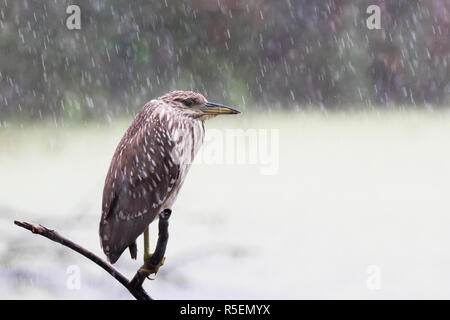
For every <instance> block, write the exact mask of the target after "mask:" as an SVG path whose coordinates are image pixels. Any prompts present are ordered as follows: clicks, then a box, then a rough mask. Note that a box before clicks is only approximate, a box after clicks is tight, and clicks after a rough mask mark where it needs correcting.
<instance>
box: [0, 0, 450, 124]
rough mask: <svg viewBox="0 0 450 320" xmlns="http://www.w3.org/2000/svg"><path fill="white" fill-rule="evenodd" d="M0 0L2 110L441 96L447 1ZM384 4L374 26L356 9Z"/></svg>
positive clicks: (446, 71) (36, 114) (108, 111)
mask: <svg viewBox="0 0 450 320" xmlns="http://www.w3.org/2000/svg"><path fill="white" fill-rule="evenodd" d="M69 4H74V3H73V1H43V2H38V1H26V0H25V1H10V0H5V1H2V2H1V3H0V52H1V55H0V66H1V70H0V119H1V120H4V119H6V118H15V117H19V118H21V119H23V118H27V119H28V118H31V119H42V118H56V119H74V120H75V121H76V120H88V119H93V118H96V119H99V118H101V119H105V118H106V119H107V120H108V119H110V118H111V117H114V116H115V115H118V114H134V113H135V112H136V111H137V110H138V109H139V108H140V107H141V106H142V105H143V104H144V103H145V102H146V101H148V100H150V98H152V97H155V96H159V95H162V94H164V93H165V92H167V91H170V90H174V89H193V90H196V91H199V92H202V93H204V94H205V95H206V96H207V97H208V98H209V99H210V100H214V101H221V102H223V103H228V104H231V105H239V106H242V108H244V109H247V108H249V109H250V108H257V106H259V107H260V108H271V109H298V108H305V107H307V106H308V107H310V108H328V109H335V108H336V109H338V108H342V107H345V106H348V105H354V106H355V107H356V108H364V107H367V106H370V107H372V106H391V107H392V106H395V105H405V106H407V107H413V108H421V107H428V108H434V107H440V106H445V105H448V103H449V97H450V94H449V92H450V85H449V79H450V65H449V55H450V44H449V41H448V38H449V36H450V33H449V29H450V21H449V17H448V12H449V10H450V3H449V2H448V1H446V0H430V1H418V0H397V1H382V0H365V1H348V0H339V1H335V0H327V1H306V0H303V1H293V0H292V1H291V0H286V1H262V0H250V1H240V0H220V1H209V0H192V1H183V2H179V1H131V2H130V1H98V0H96V1H89V2H88V1H81V2H79V3H78V5H79V6H80V8H81V30H79V31H78V30H68V29H67V28H66V18H67V17H68V15H67V14H66V8H67V6H68V5H69ZM371 4H377V5H379V6H380V8H381V30H369V29H368V28H367V27H366V19H367V17H368V16H369V15H368V14H366V8H367V7H368V6H369V5H371Z"/></svg>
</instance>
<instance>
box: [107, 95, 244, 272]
mask: <svg viewBox="0 0 450 320" xmlns="http://www.w3.org/2000/svg"><path fill="white" fill-rule="evenodd" d="M205 103H207V100H206V99H205V97H204V96H202V95H201V94H199V93H194V92H190V91H174V92H171V93H168V94H166V95H164V96H162V97H159V98H158V99H154V100H151V101H149V102H148V103H146V104H145V106H144V107H143V108H142V110H141V111H140V112H139V113H138V115H137V116H136V118H135V119H134V121H133V122H132V124H131V125H130V127H129V128H128V129H127V131H126V132H125V134H124V136H123V137H122V140H121V141H120V143H119V145H118V146H117V149H116V151H115V153H114V156H113V158H112V161H111V165H110V168H109V170H108V174H107V176H106V180H105V186H104V190H103V203H102V216H101V220H100V230H99V231H100V232H99V233H100V242H101V246H102V248H103V251H104V252H105V254H106V256H107V257H108V260H109V261H110V262H111V263H114V262H116V261H117V259H118V258H119V257H120V255H121V254H122V252H123V251H124V250H125V249H126V248H127V247H130V252H131V255H132V257H133V258H136V244H135V243H136V238H137V237H139V235H141V234H142V233H143V232H144V230H145V228H146V227H147V226H148V225H149V224H150V223H151V222H152V221H153V220H154V219H155V218H156V217H157V216H158V214H159V213H160V212H161V211H162V210H164V209H166V208H170V207H171V206H172V204H173V202H174V201H175V199H176V197H177V194H178V191H179V190H180V187H181V186H182V184H183V182H184V179H185V177H186V174H187V172H188V170H189V167H190V165H191V163H192V161H193V160H194V156H195V154H196V152H197V151H198V149H199V148H200V146H201V144H202V142H203V136H204V131H205V129H204V120H206V119H209V118H211V117H213V116H214V115H211V113H205V111H202V108H200V107H194V106H203V105H204V104H205ZM219 106H220V105H219ZM222 107H223V106H222ZM230 110H232V109H230ZM233 111H234V110H233ZM234 113H237V111H236V112H234Z"/></svg>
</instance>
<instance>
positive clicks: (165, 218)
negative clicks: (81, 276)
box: [14, 209, 171, 300]
mask: <svg viewBox="0 0 450 320" xmlns="http://www.w3.org/2000/svg"><path fill="white" fill-rule="evenodd" d="M170 214H171V210H170V209H165V210H164V211H163V212H161V213H160V214H159V223H158V228H159V234H158V242H157V244H156V249H155V253H154V254H153V256H152V263H154V264H155V265H157V264H159V263H160V262H161V261H162V259H163V257H164V254H165V252H166V247H167V241H168V240H169V232H168V227H169V218H170ZM14 224H16V225H18V226H19V227H22V228H25V229H27V230H30V231H31V232H32V233H35V234H38V235H41V236H43V237H46V238H48V239H50V240H52V241H55V242H58V243H60V244H62V245H63V246H66V247H68V248H70V249H72V250H74V251H76V252H78V253H79V254H81V255H83V256H85V257H86V258H88V259H89V260H91V261H92V262H94V263H95V264H97V265H98V266H100V267H101V268H103V269H104V270H105V271H106V272H108V273H109V274H110V275H111V276H113V277H114V278H115V279H116V280H117V281H119V282H120V283H121V284H122V285H123V286H124V287H125V288H127V289H128V291H129V292H130V293H131V294H132V295H133V297H135V298H136V299H137V300H152V298H151V297H150V296H149V295H148V294H147V292H146V291H145V290H144V288H143V287H142V284H143V282H144V280H145V275H143V273H142V272H141V271H140V269H139V270H138V271H137V272H136V274H135V276H134V277H133V280H132V281H129V280H128V279H127V278H126V277H125V276H124V275H122V274H121V273H120V272H119V271H118V270H117V269H116V268H114V267H113V266H112V265H111V264H109V263H108V262H106V261H105V260H104V259H102V258H100V257H99V256H97V255H95V254H94V253H92V252H91V251H89V250H87V249H85V248H83V247H82V246H80V245H79V244H77V243H75V242H73V241H71V240H69V239H67V238H65V237H64V236H62V235H60V234H59V233H58V232H56V231H54V230H51V229H48V228H46V227H44V226H41V225H36V224H32V223H28V222H25V221H17V220H15V221H14ZM153 258H154V259H153Z"/></svg>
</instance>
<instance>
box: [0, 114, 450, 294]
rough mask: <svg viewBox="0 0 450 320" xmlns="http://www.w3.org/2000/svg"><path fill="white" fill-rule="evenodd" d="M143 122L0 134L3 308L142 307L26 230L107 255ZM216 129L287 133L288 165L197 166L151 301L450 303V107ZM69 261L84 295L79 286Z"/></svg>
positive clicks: (177, 210) (127, 264)
mask: <svg viewBox="0 0 450 320" xmlns="http://www.w3.org/2000/svg"><path fill="white" fill-rule="evenodd" d="M130 121H131V119H123V120H120V121H119V120H117V121H113V122H112V123H111V124H95V123H92V124H86V125H79V124H78V125H72V124H70V123H66V124H58V125H55V124H54V123H48V124H37V123H34V124H32V125H29V126H26V125H24V124H22V125H19V124H14V123H11V124H10V125H9V126H7V127H6V128H5V127H4V126H3V127H2V128H1V129H0V234H1V240H2V241H0V286H1V288H2V290H1V291H0V298H6V299H9V298H38V299H50V298H51V299H54V298H57V299H71V298H77V299H78V298H81V299H103V298H113V299H130V298H131V296H130V295H129V293H128V292H127V291H126V290H125V289H124V288H122V287H121V285H120V284H118V283H117V282H116V281H115V280H114V279H112V278H111V277H110V276H109V275H108V274H107V273H105V272H104V271H103V270H102V269H100V268H99V267H98V266H96V265H94V264H93V263H91V262H90V261H88V260H86V259H85V258H84V257H82V256H80V255H79V254H76V253H75V252H73V251H71V250H69V249H67V248H65V247H62V246H61V245H59V244H56V243H53V242H51V241H49V240H47V239H44V238H42V237H39V236H36V235H32V234H31V233H29V232H28V231H25V230H22V229H19V228H18V227H16V226H15V225H14V224H13V220H15V219H19V220H26V221H30V222H34V223H40V224H43V225H45V226H47V227H49V228H53V229H56V230H57V231H58V232H60V233H61V234H63V235H65V236H67V237H69V238H70V239H72V240H74V241H76V242H78V243H80V244H81V245H83V246H85V247H86V248H88V249H90V250H92V251H94V252H95V253H96V254H98V255H100V256H102V257H103V253H102V252H101V249H100V245H99V239H98V234H97V228H98V221H99V217H100V207H101V193H102V188H103V182H104V178H105V174H106V170H107V168H108V165H109V161H110V159H111V156H112V154H113V152H114V149H115V147H116V145H117V143H118V141H119V139H120V138H121V136H122V134H123V132H124V130H125V129H126V127H127V126H128V124H129V123H130ZM207 128H216V129H219V130H225V129H230V128H241V129H244V130H245V129H278V130H279V149H278V150H279V151H278V153H277V158H278V160H279V170H278V172H277V173H276V174H274V175H262V174H261V170H260V169H261V167H263V165H262V164H243V165H242V164H196V165H193V167H192V169H191V171H190V173H189V175H188V178H187V180H186V182H185V185H184V187H183V189H182V191H181V192H180V195H179V198H178V200H177V202H176V204H175V206H174V207H173V215H172V218H171V223H170V240H169V244H168V249H167V252H166V256H167V259H166V263H165V265H164V266H163V267H162V268H161V270H160V272H159V273H158V275H157V276H156V280H155V281H148V282H147V283H146V284H145V287H146V289H148V292H149V293H150V294H151V295H152V297H154V298H156V299H181V298H188V299H189V298H192V299H216V298H217V299H229V298H244V299H245V298H256V299H258V298H267V299H272V298H274V299H279V298H287V299H297V298H362V299H366V298H375V299H378V298H446V299H448V298H450V291H449V289H448V288H449V287H450V272H449V269H450V268H449V267H450V233H449V232H448V229H449V226H450V215H449V208H450V198H449V196H448V194H449V193H448V192H449V181H450V148H449V141H450V114H449V113H448V112H444V111H441V112H425V111H420V112H419V111H408V112H406V111H367V112H364V111H361V112H356V113H344V112H341V113H295V114H294V113H292V114H282V113H279V114H278V113H272V114H270V115H262V116H257V115H255V114H254V115H252V116H246V115H243V116H242V117H240V119H238V120H236V119H231V118H224V119H215V120H212V121H209V122H208V123H207ZM156 233H157V228H156V225H152V228H151V237H152V240H153V241H152V242H153V243H152V245H154V244H155V239H156ZM139 240H140V239H139ZM138 246H139V252H140V253H142V240H140V241H138ZM140 264H141V261H139V260H138V261H134V260H131V259H130V258H129V255H128V252H126V253H125V254H124V255H123V256H122V257H121V259H120V260H119V261H118V263H117V264H116V266H117V268H118V269H119V270H121V271H123V273H124V274H126V275H127V276H129V277H131V276H132V275H133V274H134V272H135V271H136V269H137V268H138V267H139V266H140ZM70 266H77V268H79V270H80V276H81V282H80V284H81V286H80V288H79V289H70V288H69V287H70V286H69V287H68V285H67V284H68V279H69V277H70V274H68V270H69V271H70V270H71V269H70V268H71V267H70ZM370 266H375V267H376V270H378V271H379V277H380V278H379V280H380V281H379V284H380V286H379V287H378V289H377V288H375V289H374V288H373V287H371V286H370V285H369V286H368V283H367V282H368V281H369V280H370V277H371V276H372V274H371V271H370V270H372V269H370Z"/></svg>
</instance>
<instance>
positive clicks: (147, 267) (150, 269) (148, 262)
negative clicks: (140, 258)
mask: <svg viewBox="0 0 450 320" xmlns="http://www.w3.org/2000/svg"><path fill="white" fill-rule="evenodd" d="M152 257H153V253H149V254H145V255H144V265H143V266H142V267H141V269H140V270H141V271H142V272H143V273H144V274H145V276H146V277H147V279H149V280H154V279H152V278H150V275H151V274H156V273H158V270H159V268H160V267H161V266H162V265H163V264H164V261H165V260H166V257H163V258H162V259H161V261H159V263H158V264H155V263H154V261H153V260H152Z"/></svg>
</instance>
